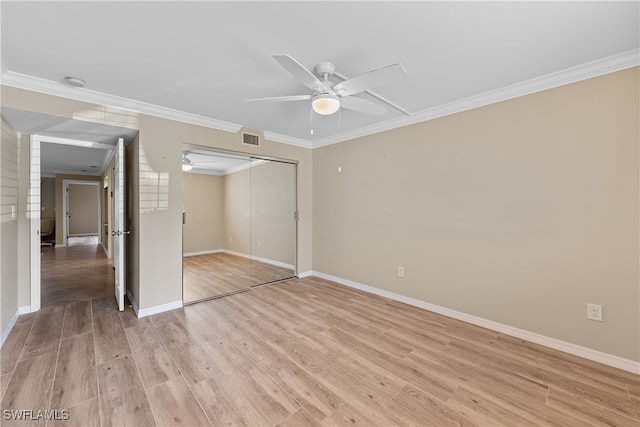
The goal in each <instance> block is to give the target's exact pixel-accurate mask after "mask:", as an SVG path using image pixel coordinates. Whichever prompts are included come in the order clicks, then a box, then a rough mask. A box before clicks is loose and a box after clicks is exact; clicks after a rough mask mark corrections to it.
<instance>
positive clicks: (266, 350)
mask: <svg viewBox="0 0 640 427" xmlns="http://www.w3.org/2000/svg"><path fill="white" fill-rule="evenodd" d="M0 356H1V365H0V368H1V371H0V384H1V385H2V387H0V390H1V392H2V394H3V398H2V403H1V405H0V406H1V409H2V411H4V410H10V409H32V410H34V411H36V410H38V409H51V410H55V409H57V410H63V409H67V410H69V420H67V421H66V422H60V423H55V424H54V423H49V425H59V424H62V425H82V426H89V425H95V426H100V425H102V426H109V425H114V426H126V425H131V426H146V425H149V426H150V425H158V426H160V425H189V426H199V425H214V426H217V425H248V426H276V425H277V426H334V425H335V426H338V425H341V426H342V425H361V426H374V425H381V426H396V425H397V426H400V425H420V426H421V425H470V426H473V425H476V426H498V425H508V426H514V425H519V426H520V425H522V426H534V425H542V426H551V425H572V426H587V425H617V426H638V425H639V424H640V378H639V377H638V376H637V375H634V374H631V373H629V372H625V371H621V370H618V369H614V368H611V367H608V366H604V365H601V364H598V363H595V362H591V361H588V360H585V359H581V358H578V357H574V356H570V355H567V354H564V353H561V352H558V351H554V350H551V349H548V348H545V347H541V346H539V345H535V344H532V343H528V342H524V341H522V340H519V339H516V338H512V337H509V336H505V335H502V334H499V333H496V332H493V331H490V330H486V329H482V328H479V327H476V326H472V325H469V324H466V323H464V322H460V321H457V320H454V319H450V318H447V317H443V316H440V315H437V314H434V313H430V312H427V311H424V310H421V309H418V308H414V307H410V306H407V305H403V304H400V303H397V302H394V301H391V300H388V299H384V298H381V297H377V296H373V295H370V294H366V293H362V292H360V291H357V290H353V289H350V288H346V287H343V286H340V285H337V284H334V283H331V282H327V281H324V280H320V279H316V278H306V279H301V280H298V279H294V280H289V281H286V282H280V283H277V284H273V285H270V286H266V287H261V288H256V289H253V290H251V291H249V292H244V293H238V294H234V295H230V296H228V297H224V298H220V299H216V300H210V301H206V302H203V303H199V304H194V305H190V306H187V307H184V308H182V309H177V310H173V311H170V312H165V313H161V314H158V315H155V316H150V317H146V318H141V319H138V318H136V317H135V316H134V314H133V312H132V311H131V310H130V309H128V310H126V311H125V312H123V313H118V312H117V311H116V307H115V303H114V301H113V298H112V297H109V298H102V299H96V300H93V301H90V302H89V301H77V302H71V303H68V304H65V305H57V306H51V307H47V308H44V309H42V310H41V311H40V312H38V313H33V314H28V315H23V316H21V317H20V318H19V320H18V323H17V324H16V325H15V327H14V329H13V331H12V332H11V334H10V335H9V337H8V340H7V342H6V343H5V345H4V347H3V348H2V350H1V351H0ZM0 413H2V414H4V412H0ZM2 423H3V424H2V425H13V424H14V423H13V422H10V421H6V420H3V421H2Z"/></svg>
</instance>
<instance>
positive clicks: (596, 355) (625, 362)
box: [312, 271, 640, 374]
mask: <svg viewBox="0 0 640 427" xmlns="http://www.w3.org/2000/svg"><path fill="white" fill-rule="evenodd" d="M312 275H313V276H316V277H319V278H321V279H326V280H330V281H332V282H336V283H339V284H341V285H345V286H349V287H351V288H355V289H359V290H361V291H364V292H368V293H371V294H374V295H379V296H381V297H385V298H389V299H392V300H394V301H398V302H402V303H405V304H408V305H412V306H414V307H419V308H422V309H424V310H428V311H432V312H434V313H438V314H442V315H444V316H447V317H451V318H454V319H458V320H462V321H463V322H467V323H471V324H472V325H476V326H481V327H483V328H487V329H491V330H492V331H496V332H500V333H503V334H506V335H510V336H513V337H516V338H521V339H523V340H527V341H530V342H533V343H536V344H540V345H543V346H545V347H549V348H553V349H555V350H560V351H563V352H565V353H569V354H573V355H574V356H579V357H582V358H584V359H589V360H593V361H595V362H599V363H603V364H605V365H609V366H613V367H614V368H619V369H623V370H625V371H629V372H632V373H634V374H640V362H634V361H633V360H629V359H624V358H622V357H618V356H614V355H612V354H607V353H603V352H600V351H597V350H593V349H590V348H586V347H582V346H579V345H576V344H572V343H568V342H565V341H561V340H558V339H555V338H551V337H547V336H544V335H540V334H536V333H534V332H529V331H525V330H523V329H518V328H514V327H513V326H509V325H505V324H502V323H498V322H494V321H492V320H488V319H484V318H482V317H477V316H473V315H471V314H467V313H463V312H460V311H456V310H451V309H449V308H446V307H441V306H439V305H435V304H430V303H428V302H425V301H421V300H417V299H414V298H411V297H407V296H404V295H400V294H396V293H393V292H389V291H385V290H382V289H378V288H374V287H371V286H367V285H363V284H362V283H358V282H354V281H351V280H348V279H343V278H341V277H336V276H332V275H330V274H325V273H320V272H318V271H313V272H312Z"/></svg>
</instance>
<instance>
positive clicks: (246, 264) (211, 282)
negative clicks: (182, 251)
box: [182, 252, 295, 304]
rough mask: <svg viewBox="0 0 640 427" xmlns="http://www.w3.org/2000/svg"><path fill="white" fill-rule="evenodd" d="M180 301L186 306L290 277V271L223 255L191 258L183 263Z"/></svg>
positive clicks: (221, 253)
mask: <svg viewBox="0 0 640 427" xmlns="http://www.w3.org/2000/svg"><path fill="white" fill-rule="evenodd" d="M182 268H183V273H182V293H183V297H182V299H183V301H184V303H185V304H189V303H192V302H195V301H202V300H204V299H209V298H213V297H217V296H220V295H224V294H228V293H231V292H237V291H240V290H243V289H248V288H250V287H251V286H256V285H260V284H263V283H270V282H274V281H277V280H282V279H286V278H290V277H293V276H294V274H295V272H294V271H293V270H292V269H289V268H284V267H279V266H277V265H273V264H267V263H265V262H261V261H256V260H251V259H248V258H244V257H241V256H237V255H232V254H228V253H224V252H219V253H213V254H205V255H194V256H189V257H185V258H183V261H182Z"/></svg>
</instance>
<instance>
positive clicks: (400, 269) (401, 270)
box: [398, 266, 404, 277]
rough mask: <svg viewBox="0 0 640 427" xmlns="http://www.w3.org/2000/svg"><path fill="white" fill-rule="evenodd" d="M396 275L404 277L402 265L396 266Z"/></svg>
mask: <svg viewBox="0 0 640 427" xmlns="http://www.w3.org/2000/svg"><path fill="white" fill-rule="evenodd" d="M398 277H404V267H401V266H398Z"/></svg>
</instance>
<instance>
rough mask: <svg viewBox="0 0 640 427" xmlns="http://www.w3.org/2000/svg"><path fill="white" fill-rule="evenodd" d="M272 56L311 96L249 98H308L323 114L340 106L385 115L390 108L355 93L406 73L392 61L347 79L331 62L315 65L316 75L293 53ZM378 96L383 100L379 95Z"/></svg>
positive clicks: (301, 99)
mask: <svg viewBox="0 0 640 427" xmlns="http://www.w3.org/2000/svg"><path fill="white" fill-rule="evenodd" d="M273 58H274V59H275V60H276V61H278V63H279V64H280V65H281V66H282V67H283V68H284V69H285V70H287V71H288V72H289V73H291V75H293V77H295V78H296V79H297V80H298V81H299V82H300V83H302V84H303V85H305V86H306V87H308V88H309V89H311V90H313V93H312V94H308V95H292V96H276V97H270V98H256V99H249V101H275V102H283V101H306V100H311V107H312V108H313V111H315V112H316V113H318V114H322V115H329V114H333V113H335V112H336V111H338V110H339V109H340V108H341V107H342V108H346V109H348V110H352V111H358V112H360V113H365V114H373V115H382V114H384V113H385V112H386V111H387V109H386V108H385V107H383V106H381V105H378V104H376V103H374V102H371V101H368V100H366V99H362V98H358V97H356V96H353V95H356V94H358V93H361V92H365V91H368V90H370V89H372V88H374V87H375V86H378V85H380V84H382V83H385V82H386V81H387V80H392V79H394V78H397V77H400V76H403V75H405V74H407V71H406V70H405V69H404V67H403V66H402V64H400V63H397V64H392V65H388V66H386V67H384V68H379V69H377V70H372V71H369V72H367V73H364V74H360V75H359V76H356V77H353V78H350V79H347V78H344V77H342V76H340V75H339V74H337V73H336V66H335V65H333V64H332V63H331V62H321V63H319V64H318V65H316V66H315V71H316V73H317V74H318V76H316V75H315V74H313V73H312V72H311V71H309V70H308V69H306V68H305V67H304V66H303V65H302V64H300V63H299V62H298V61H296V60H295V59H293V58H292V57H291V56H290V55H273ZM332 75H336V76H337V77H340V78H342V79H343V80H344V81H343V82H341V83H338V84H335V83H333V82H332V81H330V80H329V77H331V76H332ZM376 97H377V98H378V99H382V98H380V97H378V96H376Z"/></svg>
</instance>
